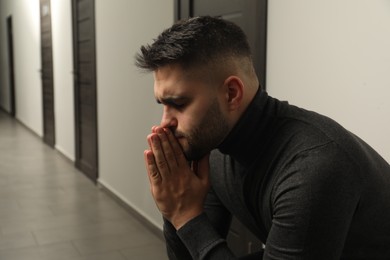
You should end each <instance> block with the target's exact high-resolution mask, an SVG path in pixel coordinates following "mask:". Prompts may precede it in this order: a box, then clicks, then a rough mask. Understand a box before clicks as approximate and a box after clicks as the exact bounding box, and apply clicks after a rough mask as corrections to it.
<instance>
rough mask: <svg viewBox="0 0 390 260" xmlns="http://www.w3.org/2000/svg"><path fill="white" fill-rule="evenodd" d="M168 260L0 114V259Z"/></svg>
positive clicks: (145, 232) (150, 238)
mask: <svg viewBox="0 0 390 260" xmlns="http://www.w3.org/2000/svg"><path fill="white" fill-rule="evenodd" d="M49 259H50V260H65V259H66V260H126V259H137V260H147V259H153V260H155V259H159V260H160V259H167V258H166V256H165V245H164V242H163V241H162V240H161V239H160V238H159V237H157V236H156V235H155V234H154V233H152V232H151V231H150V230H149V229H147V228H145V227H144V226H143V225H142V224H141V223H140V222H138V221H137V219H136V218H134V217H133V216H132V215H131V214H130V213H128V212H127V211H126V210H125V209H124V208H122V207H121V206H119V204H118V203H116V202H115V201H114V200H113V199H112V198H111V197H109V196H108V195H107V194H106V193H104V192H103V191H101V190H100V189H99V188H97V187H96V186H95V185H94V184H93V183H92V182H91V181H90V180H88V179H87V178H86V177H85V176H84V175H83V174H82V173H80V172H79V171H78V170H77V169H76V168H75V167H74V166H73V164H72V163H71V162H70V161H68V160H67V159H65V158H64V157H63V156H62V155H60V154H59V153H58V152H56V151H55V150H53V149H51V148H50V147H48V146H47V145H45V144H44V143H43V141H42V140H41V139H40V138H38V137H37V136H35V135H34V134H33V133H32V132H30V131H29V130H27V129H26V128H25V127H23V126H22V125H21V124H20V123H19V122H17V121H15V120H14V119H12V118H10V117H9V116H8V115H7V114H6V113H4V112H3V111H2V110H0V260H49Z"/></svg>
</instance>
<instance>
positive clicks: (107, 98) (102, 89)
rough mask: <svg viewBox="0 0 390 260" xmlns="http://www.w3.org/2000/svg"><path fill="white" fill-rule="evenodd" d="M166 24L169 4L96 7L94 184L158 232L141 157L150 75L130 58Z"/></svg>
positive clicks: (151, 0) (149, 118)
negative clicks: (96, 170) (96, 156)
mask: <svg viewBox="0 0 390 260" xmlns="http://www.w3.org/2000/svg"><path fill="white" fill-rule="evenodd" d="M172 22H173V1H172V0H169V1H167V0H165V1H161V0H148V1H130V0H115V1H106V0H100V1H96V36H97V46H96V47H97V60H98V67H97V80H98V83H97V84H98V104H99V109H98V123H99V169H100V178H99V182H100V183H102V184H103V185H104V186H106V187H108V188H110V189H111V191H113V192H114V193H115V194H116V195H118V196H119V197H121V198H122V199H123V200H124V201H126V202H127V203H128V204H129V205H131V206H132V207H133V208H135V209H136V210H137V211H138V212H139V213H140V214H142V215H143V216H144V217H146V218H147V219H149V220H150V221H151V222H152V223H154V224H155V225H156V226H158V227H161V216H160V214H159V213H158V212H157V210H156V207H155V204H154V201H153V200H152V197H151V195H150V192H149V184H148V180H147V176H146V172H145V166H144V161H143V151H144V149H146V148H147V144H146V135H147V134H149V132H150V128H151V126H152V125H153V124H158V123H159V122H160V113H161V112H160V107H158V106H157V105H156V102H155V99H154V96H153V78H152V75H151V74H144V73H140V72H139V71H138V70H137V69H136V68H135V66H134V55H135V54H136V53H137V52H138V50H139V47H140V46H141V45H142V44H145V43H150V42H151V41H152V39H153V38H155V37H156V36H157V34H159V33H160V32H161V31H162V30H163V29H164V28H165V27H168V26H170V25H171V24H172Z"/></svg>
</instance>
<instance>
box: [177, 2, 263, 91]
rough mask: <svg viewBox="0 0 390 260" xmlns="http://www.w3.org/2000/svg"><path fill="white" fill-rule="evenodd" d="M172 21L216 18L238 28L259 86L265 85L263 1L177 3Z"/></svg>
mask: <svg viewBox="0 0 390 260" xmlns="http://www.w3.org/2000/svg"><path fill="white" fill-rule="evenodd" d="M175 8H176V19H184V18H188V17H192V16H200V15H210V16H218V17H222V18H223V19H226V20H229V21H232V22H234V23H236V24H237V25H239V26H240V27H241V28H242V29H243V30H244V32H245V34H246V35H247V37H248V41H249V45H250V47H251V50H252V54H253V62H254V66H255V69H256V73H257V76H258V77H259V81H260V84H261V86H262V87H263V88H264V89H265V87H266V86H265V83H266V42H267V41H266V37H267V0H177V1H176V2H175Z"/></svg>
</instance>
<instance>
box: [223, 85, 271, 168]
mask: <svg viewBox="0 0 390 260" xmlns="http://www.w3.org/2000/svg"><path fill="white" fill-rule="evenodd" d="M272 103H274V102H273V99H272V98H270V97H269V96H268V94H267V93H266V92H265V91H262V90H261V89H260V88H259V90H258V91H257V93H256V95H255V96H254V98H253V100H252V101H251V103H250V104H249V106H248V107H247V109H246V110H245V112H244V113H243V114H242V116H241V118H240V119H239V120H238V122H237V123H236V125H235V126H234V127H233V129H232V130H231V132H230V133H229V134H228V136H227V137H226V138H225V140H224V141H223V142H222V143H221V144H220V145H219V147H218V149H219V150H220V151H221V152H222V153H224V154H228V155H230V156H231V157H233V158H234V159H235V160H237V161H238V162H239V163H241V164H243V165H247V164H250V163H252V162H253V160H255V159H256V158H257V157H258V154H259V149H261V144H262V143H263V142H264V141H263V140H262V139H261V138H262V136H263V134H262V132H263V131H265V127H266V126H267V123H268V121H269V120H270V117H269V116H267V115H270V113H271V114H272V107H273V106H272Z"/></svg>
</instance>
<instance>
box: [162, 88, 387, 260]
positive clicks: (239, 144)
mask: <svg viewBox="0 0 390 260" xmlns="http://www.w3.org/2000/svg"><path fill="white" fill-rule="evenodd" d="M362 121H363V119H362ZM218 148H219V149H218V150H215V151H213V152H212V154H211V158H210V178H211V183H212V189H211V191H210V193H209V195H208V197H207V199H206V202H205V207H204V208H205V210H204V213H203V214H202V215H200V216H198V217H196V218H194V219H192V220H191V221H189V222H188V223H187V224H186V225H184V226H183V227H182V228H180V229H179V230H177V231H176V230H175V229H174V227H173V226H172V225H171V224H170V223H169V222H168V221H164V235H165V238H166V243H167V250H168V255H169V257H170V259H180V260H184V259H224V260H225V259H237V258H236V257H235V256H234V255H233V253H232V252H231V251H230V250H229V248H228V246H227V244H226V241H225V238H226V235H227V233H228V229H229V225H230V220H231V216H232V215H234V216H236V217H237V218H238V219H239V220H240V221H241V222H242V223H243V224H244V225H246V227H247V228H248V229H249V230H251V231H252V232H253V234H254V235H256V236H257V237H258V238H259V239H260V240H261V241H263V242H264V244H265V245H266V246H265V249H264V252H261V253H259V254H256V256H255V255H253V257H252V258H251V256H247V258H245V259H283V260H284V259H317V260H318V259H326V260H331V259H390V166H389V164H388V163H387V162H386V161H385V160H384V159H383V158H382V157H381V156H380V155H379V154H378V153H376V152H375V151H374V150H373V149H372V148H371V147H370V146H369V145H367V144H366V143H365V142H363V141H362V140H361V139H359V138H358V137H357V136H355V135H353V134H352V133H350V132H349V131H347V130H346V129H344V128H343V127H341V126H340V125H339V124H337V123H336V122H334V121H333V120H331V119H329V118H327V117H324V116H321V115H319V114H316V113H314V112H310V111H307V110H304V109H301V108H298V107H295V106H292V105H289V104H288V103H287V102H281V101H278V100H276V99H274V98H272V97H270V96H268V95H267V93H266V92H263V91H259V92H258V93H257V94H256V96H255V97H254V99H253V101H252V102H251V104H250V106H249V107H248V109H247V111H246V112H245V113H244V115H243V116H242V117H241V119H240V120H239V122H238V123H237V125H236V126H235V127H234V128H233V130H232V131H231V133H230V134H229V135H228V137H227V138H226V139H225V140H224V142H223V143H222V145H221V146H220V147H218Z"/></svg>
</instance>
